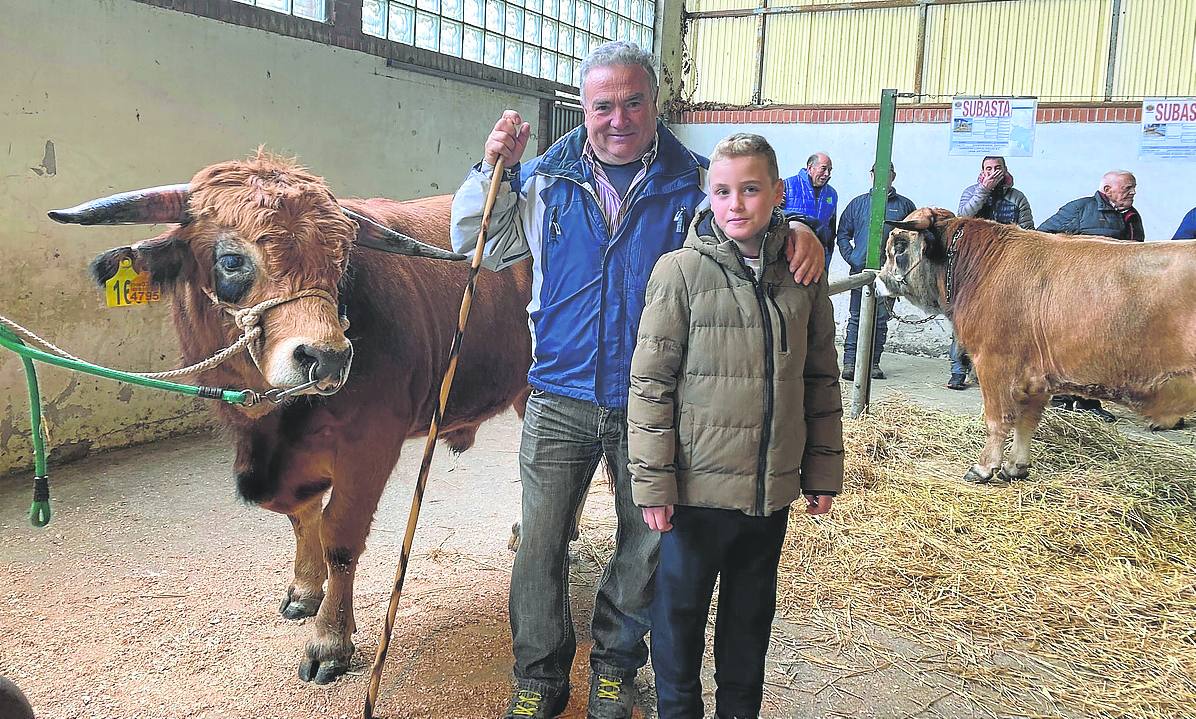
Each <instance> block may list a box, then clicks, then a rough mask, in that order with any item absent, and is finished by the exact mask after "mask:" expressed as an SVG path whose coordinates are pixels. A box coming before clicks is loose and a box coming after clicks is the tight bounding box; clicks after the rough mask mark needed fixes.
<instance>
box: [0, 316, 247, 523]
mask: <svg viewBox="0 0 1196 719" xmlns="http://www.w3.org/2000/svg"><path fill="white" fill-rule="evenodd" d="M0 347H4V348H5V349H8V350H11V351H13V352H16V353H17V354H18V355H20V356H21V361H22V362H23V363H24V365H25V380H26V382H27V383H28V385H29V420H30V425H31V428H32V435H31V436H32V440H33V471H34V477H33V504H32V505H31V506H30V507H29V521H30V522H31V523H32V524H33V526H35V527H44V526H46V525H47V524H49V523H50V516H51V511H50V478H49V474H48V473H47V471H46V443H45V438H44V437H43V436H42V399H41V392H40V391H38V386H37V370H36V368H35V367H34V364H33V361H34V360H37V361H39V362H45V363H46V364H51V365H55V366H57V367H64V368H66V369H69V370H74V371H75V372H83V373H84V374H90V375H95V376H97V377H104V378H105V379H111V380H116V381H117V382H127V383H129V384H136V385H141V386H142V387H150V388H153V389H161V390H166V391H168V392H177V393H179V394H185V395H188V396H191V397H202V398H204V399H218V400H221V401H223V402H228V403H229V404H253V403H254V402H256V401H258V397H257V395H256V394H254V393H253V392H251V391H249V390H229V389H220V388H218V387H199V386H193V385H186V384H178V383H177V382H167V381H165V380H160V379H151V378H149V377H141V376H139V375H135V374H131V373H129V372H121V371H120V370H114V369H109V368H108V367H101V366H100V365H95V364H91V363H90V362H82V361H79V360H73V359H67V358H65V357H59V356H57V355H53V354H50V353H48V352H43V351H42V350H39V349H37V348H35V347H30V346H28V345H26V344H25V343H24V342H22V341H21V339H20V338H19V337H17V336H16V335H15V334H13V333H12V332H11V331H10V330H9V329H8V328H6V327H3V326H0Z"/></svg>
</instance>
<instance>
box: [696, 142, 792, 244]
mask: <svg viewBox="0 0 1196 719" xmlns="http://www.w3.org/2000/svg"><path fill="white" fill-rule="evenodd" d="M771 175H772V173H771V172H769V169H768V161H767V160H765V159H764V158H763V157H760V156H759V155H747V156H742V157H727V158H723V159H719V160H715V161H714V162H711V163H710V174H709V175H708V180H709V182H710V209H711V210H713V211H714V221H715V222H717V223H718V226H719V227H721V228H722V230H723V233H724V234H725V235H726V236H727V237H730V238H731V239H733V240H739V241H740V242H744V241H747V240H750V239H752V238H754V237H756V236H758V235H759V234H760V233H761V232H763V231H764V230H766V229H767V228H768V222H769V220H771V219H772V208H774V207H776V206H777V205H779V204H781V202H782V201H783V200H784V199H785V185H784V183H782V182H781V181H780V180H779V179H773V178H772V176H771Z"/></svg>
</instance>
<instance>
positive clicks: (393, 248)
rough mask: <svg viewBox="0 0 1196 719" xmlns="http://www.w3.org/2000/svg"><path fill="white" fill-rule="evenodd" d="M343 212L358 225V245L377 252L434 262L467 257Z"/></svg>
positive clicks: (349, 211) (356, 214) (352, 212)
mask: <svg viewBox="0 0 1196 719" xmlns="http://www.w3.org/2000/svg"><path fill="white" fill-rule="evenodd" d="M341 211H342V212H344V213H345V216H346V217H348V218H349V219H350V220H353V221H354V222H356V223H357V244H359V245H361V246H363V247H371V248H373V249H375V250H382V251H383V252H393V253H395V254H398V255H411V256H412V257H427V258H429V259H432V260H454V261H459V260H463V259H465V255H460V254H457V253H456V252H449V251H448V250H442V249H441V248H439V247H436V246H435V245H429V244H427V243H426V242H420V241H419V240H417V239H415V238H414V237H409V236H408V235H404V234H403V233H401V232H395V231H394V230H392V229H390V228H389V227H387V226H386V225H383V224H381V223H379V222H377V221H375V220H372V219H370V218H368V217H366V216H365V215H362V214H360V213H357V212H354V211H353V210H350V209H348V208H347V207H341Z"/></svg>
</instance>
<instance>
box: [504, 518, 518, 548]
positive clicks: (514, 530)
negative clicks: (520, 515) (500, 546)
mask: <svg viewBox="0 0 1196 719" xmlns="http://www.w3.org/2000/svg"><path fill="white" fill-rule="evenodd" d="M507 549H509V550H511V553H512V554H514V553H515V552H518V551H519V522H515V523H514V524H512V525H511V538H510V539H508V540H507Z"/></svg>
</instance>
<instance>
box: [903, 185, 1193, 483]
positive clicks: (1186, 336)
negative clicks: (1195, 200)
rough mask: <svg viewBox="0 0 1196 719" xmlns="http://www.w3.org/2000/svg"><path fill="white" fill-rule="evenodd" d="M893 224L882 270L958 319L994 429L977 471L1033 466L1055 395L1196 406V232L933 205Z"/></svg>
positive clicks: (986, 474)
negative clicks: (1125, 237)
mask: <svg viewBox="0 0 1196 719" xmlns="http://www.w3.org/2000/svg"><path fill="white" fill-rule="evenodd" d="M890 224H894V225H898V227H897V229H894V230H893V231H892V232H891V233H890V234H889V237H888V240H887V243H886V246H885V255H886V258H885V265H884V268H883V269H882V271H881V273H880V279H881V281H882V282H883V284H884V285H885V287H886V288H887V289H888V291H889V292H891V293H892V294H896V295H900V296H902V297H905V298H906V299H908V300H910V301H911V302H913V303H914V304H916V305H917V306H919V307H921V308H922V309H924V310H926V311H927V312H933V313H942V314H944V315H946V316H947V317H948V318H950V320H951V323H952V325H953V326H954V328H955V336H956V339H957V340H958V341H959V342H960V344H961V345H962V346H963V347H964V348H966V349H967V351H968V353H969V354H970V355H971V356H972V362H973V363H974V365H975V368H976V376H977V378H978V379H979V381H980V390H981V393H982V395H983V399H984V419H985V424H986V425H987V429H988V438H987V442H986V444H985V447H984V450H983V452H982V453H981V455H980V457H979V459H978V461H977V462H976V464H975V465H974V466H973V467H972V468H971V469H969V470H968V471H967V474H966V475H965V477H964V479H966V480H968V481H971V482H977V483H998V484H999V483H1005V482H1008V481H1009V480H1010V479H1020V478H1024V477H1026V476H1027V474H1028V472H1029V467H1030V437H1031V435H1032V434H1033V432H1034V430H1035V429H1036V428H1037V427H1038V423H1039V421H1040V419H1041V417H1042V412H1043V410H1044V408H1045V407H1046V406H1047V402H1048V401H1049V399H1050V397H1051V395H1054V394H1072V395H1080V396H1084V397H1091V398H1094V399H1102V400H1110V401H1112V402H1116V403H1118V404H1121V405H1123V406H1125V407H1128V408H1129V409H1132V410H1134V411H1135V412H1137V413H1139V414H1141V415H1143V416H1145V417H1147V418H1148V419H1149V420H1150V421H1151V422H1152V423H1153V425H1154V426H1156V427H1159V428H1171V427H1174V426H1175V425H1176V424H1177V423H1178V422H1179V420H1180V419H1181V418H1182V417H1183V416H1184V415H1185V414H1186V413H1188V412H1191V411H1192V410H1193V409H1196V242H1167V243H1146V244H1141V243H1125V242H1117V241H1113V240H1105V239H1098V238H1092V237H1076V236H1058V235H1050V234H1046V233H1042V232H1035V231H1033V230H1024V229H1020V228H1018V227H1015V226H1011V225H1003V224H998V223H996V222H990V221H988V220H980V219H975V218H965V217H954V216H953V215H952V214H951V213H950V212H948V211H946V210H938V209H930V208H923V209H921V210H917V211H915V212H914V213H913V214H911V215H910V216H909V217H908V218H906V222H904V223H890ZM1011 430H1012V432H1013V446H1012V449H1011V450H1010V453H1009V457H1008V459H1006V458H1005V456H1004V455H1005V441H1006V439H1007V437H1008V436H1009V433H1010V431H1011Z"/></svg>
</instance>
